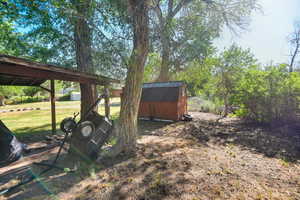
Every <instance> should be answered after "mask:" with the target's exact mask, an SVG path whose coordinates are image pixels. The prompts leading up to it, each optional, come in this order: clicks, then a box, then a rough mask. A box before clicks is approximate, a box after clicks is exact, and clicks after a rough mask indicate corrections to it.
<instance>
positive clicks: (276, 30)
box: [215, 0, 300, 64]
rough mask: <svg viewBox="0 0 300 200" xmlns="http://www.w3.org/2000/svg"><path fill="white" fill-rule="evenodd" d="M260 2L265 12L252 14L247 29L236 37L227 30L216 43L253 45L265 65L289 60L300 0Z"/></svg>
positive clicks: (266, 0) (298, 15) (267, 0)
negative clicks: (290, 38) (290, 36)
mask: <svg viewBox="0 0 300 200" xmlns="http://www.w3.org/2000/svg"><path fill="white" fill-rule="evenodd" d="M259 3H260V5H261V7H262V9H263V13H261V12H256V13H254V14H253V15H252V18H251V19H252V21H251V24H250V26H249V27H248V30H247V31H244V32H243V33H241V34H240V35H239V36H236V35H234V34H232V33H231V32H230V31H228V30H226V29H225V30H224V31H223V33H222V35H221V37H220V38H219V39H217V40H216V41H215V44H216V45H217V47H218V48H219V49H220V50H223V49H224V47H228V46H230V45H231V44H232V43H233V42H235V43H237V44H238V45H240V46H242V47H243V48H250V49H251V51H252V52H253V53H254V54H255V56H256V57H257V58H258V59H259V61H260V62H261V63H263V64H268V63H270V62H271V61H273V62H274V63H282V62H288V61H289V56H288V55H289V51H290V47H289V44H288V40H287V37H288V35H289V34H290V33H291V32H293V29H294V22H295V21H296V20H297V19H298V20H299V21H300V0H259Z"/></svg>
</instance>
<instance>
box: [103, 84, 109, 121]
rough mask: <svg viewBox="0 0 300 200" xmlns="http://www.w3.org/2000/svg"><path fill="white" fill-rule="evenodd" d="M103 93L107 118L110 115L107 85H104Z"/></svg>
mask: <svg viewBox="0 0 300 200" xmlns="http://www.w3.org/2000/svg"><path fill="white" fill-rule="evenodd" d="M104 93H105V98H104V104H105V116H106V117H107V118H109V116H110V106H109V89H108V85H105V86H104Z"/></svg>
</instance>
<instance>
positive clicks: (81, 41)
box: [71, 0, 97, 152]
mask: <svg viewBox="0 0 300 200" xmlns="http://www.w3.org/2000/svg"><path fill="white" fill-rule="evenodd" d="M72 3H73V5H74V7H75V8H76V11H77V13H76V16H75V18H74V39H75V48H76V63H77V68H78V69H79V70H80V71H82V72H88V73H94V68H93V63H92V49H91V44H92V42H91V38H92V31H91V29H90V27H89V25H88V19H89V18H90V16H91V12H92V11H91V0H85V1H81V0H73V1H72ZM80 91H81V117H83V114H84V113H85V112H86V111H87V110H88V108H89V107H90V106H91V105H92V104H93V103H94V102H95V101H96V99H97V91H96V86H95V85H91V84H80ZM95 109H96V108H95ZM85 146H86V144H85V143H82V141H81V140H80V138H78V135H76V134H73V135H72V139H71V149H76V151H81V152H84V151H85V148H86V147H85Z"/></svg>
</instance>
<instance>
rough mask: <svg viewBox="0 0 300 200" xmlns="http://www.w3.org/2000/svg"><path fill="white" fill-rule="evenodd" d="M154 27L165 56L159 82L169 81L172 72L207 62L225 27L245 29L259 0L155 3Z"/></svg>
mask: <svg viewBox="0 0 300 200" xmlns="http://www.w3.org/2000/svg"><path fill="white" fill-rule="evenodd" d="M151 8H152V15H151V16H152V20H151V26H152V29H153V32H155V33H156V36H154V37H153V38H154V39H153V40H155V39H156V46H157V50H158V51H160V53H161V66H160V73H159V76H158V78H157V80H158V81H168V80H169V79H170V78H171V76H170V72H171V71H172V68H174V69H177V70H178V69H179V70H180V68H182V67H184V64H186V62H190V61H192V60H194V59H198V60H201V59H204V58H205V57H206V56H207V55H209V54H210V53H211V48H212V47H211V43H212V40H213V39H214V38H216V37H217V36H218V34H219V32H220V31H221V30H222V28H223V26H224V25H226V26H227V27H229V28H230V29H232V30H235V28H236V27H239V28H245V27H246V26H247V25H248V22H249V16H250V14H251V12H252V11H253V10H254V9H257V8H258V5H257V0H242V1H236V0H230V1H228V0H178V1H177V0H165V1H161V0H153V1H152V3H151Z"/></svg>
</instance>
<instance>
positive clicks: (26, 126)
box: [0, 99, 120, 140]
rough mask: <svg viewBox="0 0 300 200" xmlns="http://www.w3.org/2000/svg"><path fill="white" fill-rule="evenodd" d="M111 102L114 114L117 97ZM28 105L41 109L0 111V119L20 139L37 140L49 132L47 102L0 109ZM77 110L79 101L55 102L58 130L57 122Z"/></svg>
mask: <svg viewBox="0 0 300 200" xmlns="http://www.w3.org/2000/svg"><path fill="white" fill-rule="evenodd" d="M112 103H115V105H113V106H111V115H112V116H116V115H117V114H118V113H119V111H120V106H119V105H118V99H113V101H112ZM28 107H32V108H37V107H39V108H41V109H42V110H33V111H20V112H10V113H1V114H0V119H1V120H2V121H3V122H4V123H5V124H6V126H7V127H8V128H9V129H10V130H11V131H13V132H14V133H15V134H16V136H17V137H18V138H20V139H24V140H25V139H26V140H32V139H33V140H38V139H39V137H44V136H45V135H47V134H51V111H50V103H49V102H40V103H29V104H21V105H9V106H4V107H1V110H9V109H18V108H28ZM79 110H80V102H79V101H67V102H56V122H57V124H56V127H57V129H58V130H59V124H60V122H61V121H62V120H63V119H64V118H65V117H71V116H72V115H73V113H74V112H79ZM99 113H100V114H104V106H103V105H100V107H99ZM33 137H34V138H33Z"/></svg>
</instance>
